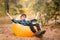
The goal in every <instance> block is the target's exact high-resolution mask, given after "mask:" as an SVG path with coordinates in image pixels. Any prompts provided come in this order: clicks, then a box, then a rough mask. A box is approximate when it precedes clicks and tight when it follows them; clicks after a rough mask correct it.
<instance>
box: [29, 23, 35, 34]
mask: <svg viewBox="0 0 60 40" xmlns="http://www.w3.org/2000/svg"><path fill="white" fill-rule="evenodd" d="M28 26H30V29H31V31H32V32H33V33H36V30H35V29H34V26H33V24H32V23H30V24H29V25H28Z"/></svg>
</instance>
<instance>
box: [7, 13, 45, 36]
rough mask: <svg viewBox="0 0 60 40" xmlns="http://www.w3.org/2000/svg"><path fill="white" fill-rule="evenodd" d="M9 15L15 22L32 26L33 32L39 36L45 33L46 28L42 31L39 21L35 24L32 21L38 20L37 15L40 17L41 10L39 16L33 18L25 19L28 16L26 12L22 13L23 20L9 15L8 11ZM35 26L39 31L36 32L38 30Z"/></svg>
mask: <svg viewBox="0 0 60 40" xmlns="http://www.w3.org/2000/svg"><path fill="white" fill-rule="evenodd" d="M7 15H8V16H9V17H10V18H11V20H12V22H14V23H19V24H22V25H24V26H27V25H28V26H30V29H31V31H32V32H33V33H35V34H36V36H39V35H41V34H44V33H45V30H44V31H41V29H40V25H39V24H38V23H36V24H33V23H32V22H35V21H37V17H38V15H39V12H38V13H37V16H36V17H35V18H34V19H32V20H25V19H26V17H27V16H26V14H22V15H21V16H20V18H21V20H15V19H14V18H12V17H11V16H10V15H9V13H7ZM34 26H36V27H37V30H38V32H36V30H35V29H34Z"/></svg>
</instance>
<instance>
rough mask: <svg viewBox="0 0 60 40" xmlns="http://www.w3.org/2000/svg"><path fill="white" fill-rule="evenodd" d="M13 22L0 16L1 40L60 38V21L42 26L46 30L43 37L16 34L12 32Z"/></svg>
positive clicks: (51, 39)
mask: <svg viewBox="0 0 60 40" xmlns="http://www.w3.org/2000/svg"><path fill="white" fill-rule="evenodd" d="M11 24H12V22H11V21H10V20H9V18H7V17H5V18H3V17H1V18H0V40H60V31H59V30H60V23H58V24H56V25H55V24H51V25H48V26H45V27H42V29H45V30H46V33H45V34H44V36H43V37H42V38H37V37H35V36H33V37H20V36H16V35H14V34H13V32H12V28H11V27H12V26H11Z"/></svg>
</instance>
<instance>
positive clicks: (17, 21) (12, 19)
mask: <svg viewBox="0 0 60 40" xmlns="http://www.w3.org/2000/svg"><path fill="white" fill-rule="evenodd" d="M6 14H7V15H8V17H9V18H10V19H11V21H12V22H14V23H20V20H15V19H14V18H13V17H12V16H10V14H9V13H6Z"/></svg>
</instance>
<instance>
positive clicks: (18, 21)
mask: <svg viewBox="0 0 60 40" xmlns="http://www.w3.org/2000/svg"><path fill="white" fill-rule="evenodd" d="M35 21H37V20H36V19H32V20H15V19H12V22H14V23H19V24H22V25H25V26H26V25H28V24H29V23H32V22H35Z"/></svg>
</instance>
